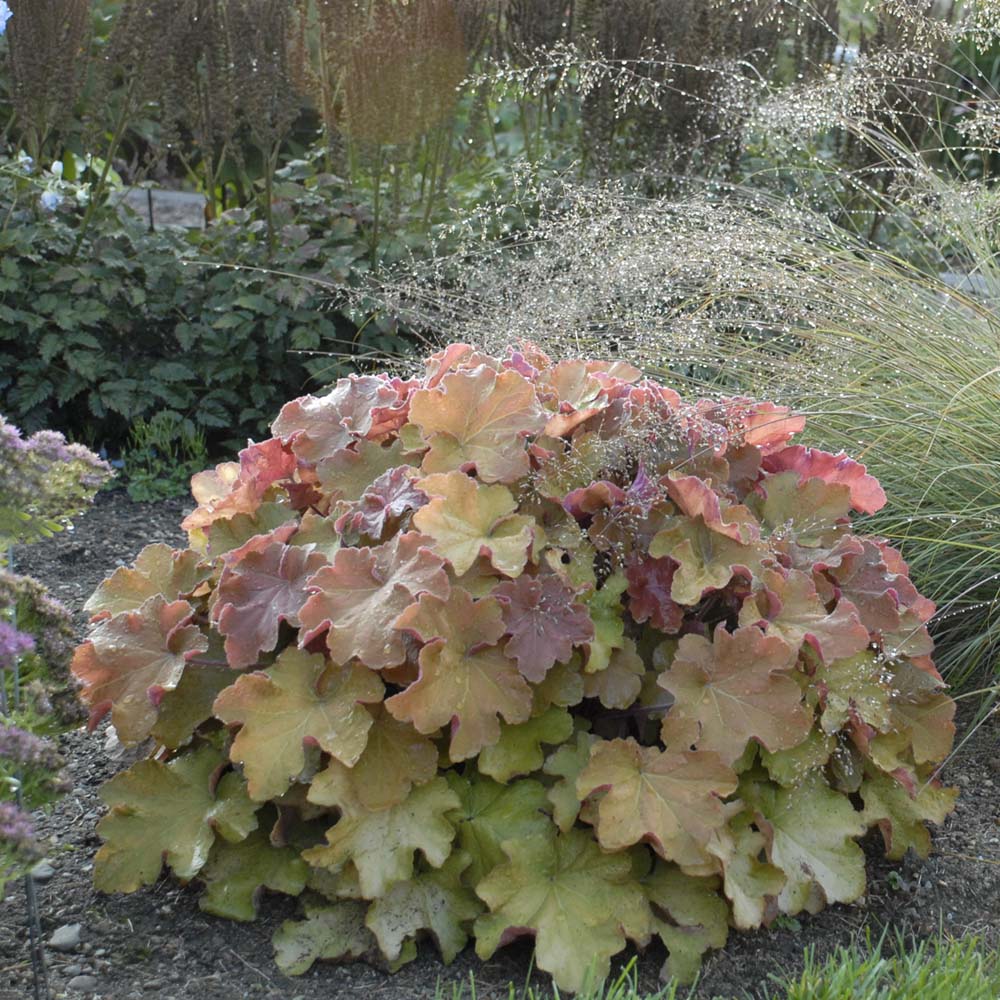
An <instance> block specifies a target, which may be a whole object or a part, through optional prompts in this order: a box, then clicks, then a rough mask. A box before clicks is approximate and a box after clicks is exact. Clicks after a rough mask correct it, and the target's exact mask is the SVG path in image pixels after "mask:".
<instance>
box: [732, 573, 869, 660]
mask: <svg viewBox="0 0 1000 1000" xmlns="http://www.w3.org/2000/svg"><path fill="white" fill-rule="evenodd" d="M739 623H740V625H760V627H761V628H763V629H764V630H765V631H766V632H767V634H768V635H777V636H780V637H781V638H782V639H784V640H785V642H787V643H788V645H789V646H791V647H792V649H796V650H797V649H799V648H800V647H801V646H802V643H803V642H808V643H809V645H810V646H812V648H813V649H815V650H816V652H817V653H818V654H819V655H820V657H821V658H822V660H823V661H824V662H825V663H832V662H833V661H834V660H842V659H846V658H847V657H850V656H854V655H855V654H856V653H860V652H862V651H863V650H864V649H866V648H867V646H868V643H869V641H870V639H869V635H868V629H866V628H865V627H864V625H862V624H861V619H860V618H859V617H858V612H857V609H856V608H855V607H854V605H852V604H851V603H850V602H849V601H847V600H841V601H839V602H838V603H837V606H836V607H835V608H834V609H833V611H832V612H829V613H828V612H827V610H826V606H825V605H824V603H823V602H822V601H821V600H820V598H819V594H818V593H817V592H816V585H815V584H814V583H813V581H812V577H811V576H810V575H809V574H808V573H803V572H801V571H800V570H794V569H793V570H783V569H766V570H764V572H763V574H762V576H761V580H760V585H759V587H758V589H757V590H755V592H754V593H753V594H752V595H751V596H750V597H748V598H747V599H746V600H745V601H744V602H743V607H742V608H741V609H740V617H739Z"/></svg>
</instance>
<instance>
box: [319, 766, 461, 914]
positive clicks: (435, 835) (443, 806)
mask: <svg viewBox="0 0 1000 1000" xmlns="http://www.w3.org/2000/svg"><path fill="white" fill-rule="evenodd" d="M458 805H459V798H458V796H457V795H456V794H455V793H454V792H453V791H451V790H450V789H449V787H448V783H447V782H446V781H445V780H444V778H442V777H437V778H435V779H434V780H433V781H430V782H428V783H427V784H426V785H420V786H418V787H417V788H414V789H413V791H412V792H410V794H409V796H408V797H407V798H406V799H405V800H404V801H403V802H400V803H399V804H398V805H395V806H393V807H392V808H390V809H383V810H382V811H381V812H374V813H364V814H362V815H358V816H344V817H343V818H342V819H340V821H339V822H337V823H336V824H335V825H334V826H332V827H331V828H330V829H329V830H327V833H326V840H327V843H326V845H320V846H318V847H313V848H310V849H309V850H308V851H305V852H303V855H302V857H303V858H305V860H306V861H308V862H309V864H311V865H317V866H319V867H322V868H330V869H332V870H333V871H339V870H340V869H341V868H343V867H344V865H345V864H347V862H348V861H353V862H354V865H355V867H356V868H357V870H358V878H359V880H360V883H361V891H362V893H364V895H365V898H367V899H376V898H377V897H379V896H383V895H384V894H385V893H386V891H387V890H388V889H389V888H390V887H391V886H393V885H395V884H396V883H397V882H405V881H406V880H407V879H409V878H410V877H411V876H412V875H413V856H414V853H415V852H416V851H418V850H419V851H420V852H421V853H422V854H423V855H424V857H425V858H426V859H427V861H428V863H429V864H431V865H432V866H433V867H435V868H440V867H441V865H443V864H444V863H445V860H446V859H447V857H448V855H449V854H450V853H451V842H452V840H454V838H455V828H454V826H452V824H451V823H450V822H449V821H448V819H447V815H448V813H449V812H450V811H451V810H452V809H455V808H457V807H458Z"/></svg>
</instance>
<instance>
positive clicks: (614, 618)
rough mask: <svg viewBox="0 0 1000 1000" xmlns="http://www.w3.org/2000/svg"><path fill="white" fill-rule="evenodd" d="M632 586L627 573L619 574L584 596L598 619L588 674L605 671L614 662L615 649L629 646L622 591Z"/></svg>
mask: <svg viewBox="0 0 1000 1000" xmlns="http://www.w3.org/2000/svg"><path fill="white" fill-rule="evenodd" d="M627 589H628V580H627V579H626V578H625V574H624V573H615V574H614V575H613V576H609V577H608V578H607V580H605V581H604V586H603V587H601V589H600V590H592V591H590V592H589V593H588V594H586V595H584V597H583V601H584V602H585V603H586V605H587V610H588V611H589V612H590V617H591V618H592V619H593V621H594V639H593V642H591V644H590V655H589V656H588V657H587V662H586V664H585V666H584V671H585V672H586V673H588V674H591V673H596V672H597V671H598V670H604V669H605V668H606V667H607V666H608V664H609V663H610V662H611V653H612V651H613V650H616V649H622V648H623V647H624V645H625V619H624V609H623V607H622V600H621V598H622V594H624V593H625V591H626V590H627Z"/></svg>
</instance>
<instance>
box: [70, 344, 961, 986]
mask: <svg viewBox="0 0 1000 1000" xmlns="http://www.w3.org/2000/svg"><path fill="white" fill-rule="evenodd" d="M803 425H804V419H803V418H802V417H799V416H795V415H793V414H791V413H790V412H788V410H787V409H785V408H783V407H780V406H776V405H774V404H772V403H758V402H753V401H751V400H748V399H727V400H721V401H708V400H701V401H698V402H694V403H688V402H685V401H684V400H682V399H681V398H680V396H679V395H678V394H677V393H676V392H674V391H673V390H672V389H670V388H668V387H666V386H664V385H661V384H658V383H656V382H653V381H649V380H646V379H644V378H642V376H641V374H640V372H639V371H638V370H636V369H635V368H633V367H631V366H629V365H628V364H624V363H620V362H612V363H606V362H597V361H583V360H567V361H563V362H560V363H558V364H556V363H553V362H552V361H551V360H550V359H549V358H547V357H545V356H544V355H542V354H541V353H540V352H539V351H537V350H536V349H534V348H533V347H531V346H530V345H522V346H521V347H520V349H518V350H512V351H511V352H509V353H508V354H507V355H506V356H505V357H502V358H497V357H490V356H486V355H484V354H482V353H479V352H477V351H476V350H475V349H473V348H471V347H468V346H466V345H461V344H454V345H451V346H449V347H448V348H447V349H445V350H444V351H442V352H441V353H439V354H437V355H435V356H434V357H432V358H430V359H429V360H428V361H427V363H426V370H425V371H424V373H423V374H422V375H420V376H419V377H415V378H412V379H402V378H398V377H389V376H384V375H380V376H360V377H359V376H352V377H351V378H349V379H344V380H342V381H340V382H339V383H338V384H337V386H336V387H335V388H334V389H333V390H332V391H331V392H330V393H329V394H328V395H325V396H322V397H312V396H306V397H303V398H300V399H296V400H295V401H293V402H290V403H288V404H287V405H286V406H285V407H284V408H283V409H282V410H281V413H280V415H279V416H278V418H277V420H275V422H274V424H273V427H272V430H273V434H274V436H273V437H272V438H271V439H269V440H266V441H263V442H261V443H259V444H251V445H250V446H249V447H247V448H246V449H245V450H244V451H242V452H241V453H240V457H239V461H238V462H228V463H224V464H222V465H219V466H217V467H216V468H215V469H214V471H208V472H204V473H200V474H198V475H196V476H195V477H194V479H193V481H192V488H193V492H194V496H195V498H196V500H197V502H198V506H197V509H196V510H195V511H194V512H193V513H192V514H191V515H190V516H189V517H188V518H187V519H186V521H185V522H184V527H185V529H186V530H187V531H188V533H189V537H190V548H189V549H187V550H185V551H171V550H170V549H169V548H167V547H165V546H163V545H154V546H150V547H149V548H147V549H145V550H144V551H143V552H142V553H141V554H140V556H139V557H138V559H137V560H136V562H135V564H134V566H133V567H132V568H122V569H119V570H117V571H116V572H115V573H114V574H113V575H112V576H111V577H109V578H108V579H107V580H106V581H105V582H104V583H103V584H102V585H101V586H100V588H99V589H98V590H97V591H96V593H95V594H94V595H93V596H92V597H91V599H90V602H89V604H88V609H89V611H90V612H91V613H92V615H93V624H92V629H91V633H90V637H89V640H88V641H87V642H85V643H84V644H83V645H82V646H81V647H80V648H79V649H78V650H77V652H76V654H75V658H74V664H73V670H74V672H75V674H76V676H77V678H78V679H79V681H80V682H81V685H82V688H81V691H82V697H83V699H84V701H85V702H86V703H87V705H89V707H90V709H91V712H92V714H91V725H96V724H97V723H98V722H99V721H100V720H101V719H102V718H104V717H105V716H106V715H107V714H108V713H110V717H111V721H112V722H113V724H114V727H115V729H116V731H117V734H118V736H119V738H120V739H121V740H122V741H125V742H127V743H131V744H136V743H140V742H142V741H147V740H151V741H152V744H153V750H152V752H151V754H150V756H149V758H148V759H145V760H141V761H140V762H139V763H137V764H135V765H134V766H132V767H131V768H129V770H127V771H125V772H124V773H122V774H119V775H118V776H117V777H115V778H114V779H112V780H111V781H110V782H109V783H108V784H107V785H106V786H105V788H104V791H103V797H104V800H105V802H106V803H107V804H108V806H109V807H110V811H109V813H108V814H107V815H106V816H105V817H104V818H103V819H102V820H101V822H100V825H99V833H100V835H101V837H102V839H103V841H104V844H103V846H102V847H101V849H100V851H99V852H98V854H97V858H96V864H95V880H96V884H97V886H98V887H99V888H100V889H102V890H104V891H107V892H129V891H132V890H134V889H137V888H138V887H140V886H142V885H145V884H149V883H151V882H153V881H155V880H156V879H157V878H158V877H159V875H160V873H161V869H162V866H163V864H164V863H166V865H167V866H168V867H169V868H170V869H171V870H172V871H173V872H174V874H175V875H176V876H177V877H178V878H180V879H183V880H189V879H198V880H200V882H201V883H203V885H204V887H205V892H204V895H203V897H202V901H201V905H202V906H203V908H204V909H205V910H207V911H208V912H210V913H214V914H218V915H222V916H227V917H232V918H235V919H238V920H250V919H253V918H254V916H255V913H256V907H257V899H258V896H259V894H260V891H261V889H270V890H272V891H278V892H284V893H290V894H294V895H299V894H301V895H302V902H303V906H304V911H303V917H302V919H301V920H297V921H289V922H287V923H285V924H284V925H283V926H282V927H281V928H280V930H279V931H278V933H277V935H276V938H275V950H276V957H277V961H278V964H279V965H280V966H281V967H282V968H283V969H285V970H286V971H288V972H290V973H298V972H302V971H304V970H306V969H307V968H309V967H310V965H311V964H312V963H313V962H314V961H315V960H317V959H342V960H343V959H351V958H361V957H366V958H376V957H379V956H380V960H381V961H384V962H385V963H387V964H388V965H389V966H390V967H396V966H398V965H399V964H401V963H403V962H405V961H407V960H409V959H410V958H412V957H413V956H414V955H415V953H416V944H415V942H416V940H417V939H418V938H420V937H421V936H422V935H428V936H430V937H431V938H433V940H434V941H435V943H436V944H437V946H438V948H439V949H440V951H441V954H442V955H443V956H444V958H445V960H446V961H448V960H451V959H452V958H453V957H454V956H455V954H456V953H457V952H458V951H459V950H460V949H461V948H462V947H463V946H464V945H465V944H466V942H467V940H468V939H469V937H470V936H471V937H474V938H475V943H476V950H477V952H478V954H479V955H480V956H482V957H483V958H487V957H489V956H491V955H492V954H493V953H494V951H495V950H496V949H497V948H499V947H501V946H502V945H504V944H506V943H508V942H509V941H511V940H512V939H514V938H516V937H519V936H522V935H532V936H533V937H534V939H535V946H536V952H537V962H538V965H539V966H540V967H541V968H542V969H544V970H546V971H547V972H549V973H551V974H552V976H553V978H554V980H555V982H556V983H557V984H558V985H559V987H560V988H562V989H566V990H575V989H577V988H579V986H580V984H581V982H582V977H583V975H584V973H585V971H586V970H587V968H588V966H589V965H591V963H592V962H593V963H596V966H597V968H596V972H597V974H598V975H600V974H602V973H606V972H607V970H608V967H609V959H610V957H611V956H612V955H614V954H615V953H617V952H619V951H621V950H622V949H623V948H624V947H625V946H626V942H627V941H632V942H634V943H635V944H636V945H637V946H639V947H642V946H644V945H646V944H648V943H649V942H650V941H651V939H653V938H654V937H659V938H660V939H662V941H663V943H664V944H665V945H666V948H667V950H668V952H669V958H668V962H667V966H666V971H667V973H669V974H674V975H676V976H678V977H679V978H682V979H690V978H691V977H692V976H693V975H694V974H695V972H696V970H697V968H698V966H699V963H700V959H701V955H702V953H703V952H704V951H705V950H707V949H709V948H718V947H721V946H722V945H723V944H724V942H725V941H726V937H727V934H728V930H729V928H730V927H736V928H753V927H758V926H760V925H762V924H765V925H766V924H767V923H769V922H770V921H772V920H773V919H774V918H775V917H777V916H778V914H780V913H784V914H789V915H791V914H797V913H801V912H802V911H808V912H815V911H816V910H818V909H820V908H821V907H822V906H823V905H824V904H827V903H845V902H850V901H852V900H856V899H858V898H859V897H860V896H862V895H863V893H864V891H865V865H864V855H863V853H862V850H861V848H860V846H859V845H858V840H859V839H860V838H861V837H862V836H864V835H865V833H866V831H868V830H869V829H871V828H874V827H877V828H878V830H879V831H880V833H881V836H882V837H883V839H884V842H885V847H886V850H887V852H888V854H889V856H890V857H892V858H899V857H901V856H902V855H903V854H904V853H905V852H906V851H907V850H908V849H909V848H913V849H914V850H915V851H916V852H917V853H919V854H926V852H927V850H928V848H929V837H928V832H927V830H926V827H925V821H928V820H929V821H933V822H941V821H942V820H943V819H944V817H945V815H946V814H947V813H948V812H949V810H950V809H951V807H952V804H953V802H954V798H955V794H954V791H953V790H949V789H945V788H942V787H941V786H940V785H939V784H938V783H937V782H936V781H935V780H934V777H933V775H934V769H935V765H936V763H938V762H940V761H941V760H942V759H943V758H944V757H945V756H946V754H947V753H948V751H949V749H950V747H951V744H952V738H953V734H954V726H953V723H952V717H953V715H954V703H953V702H952V701H951V699H950V698H949V697H948V696H947V695H946V694H944V693H943V691H942V687H943V685H942V683H941V680H940V677H939V676H938V674H937V672H936V671H935V669H934V666H933V664H932V662H931V659H930V653H931V641H930V638H929V636H928V633H927V629H926V627H925V622H926V621H927V620H928V618H929V617H930V615H931V614H932V612H933V605H932V604H931V603H930V602H929V601H928V600H926V599H925V598H923V597H921V596H920V595H919V594H918V593H917V591H916V590H915V588H914V587H913V586H912V584H911V583H910V581H909V579H908V577H907V570H906V564H905V563H904V562H903V560H902V558H901V557H900V554H899V553H898V552H897V551H896V550H895V549H893V548H891V547H890V546H889V545H887V544H885V543H884V542H882V541H880V540H879V539H875V538H867V537H864V536H861V535H859V534H857V533H855V531H854V530H853V529H852V524H851V520H850V514H851V511H852V509H853V510H854V511H858V512H871V511H873V510H875V509H877V508H878V507H880V506H881V505H882V504H883V503H884V502H885V496H884V494H883V492H882V490H881V488H880V487H879V485H878V483H877V482H876V481H875V480H874V478H873V477H871V476H870V475H868V474H867V473H866V470H865V467H864V466H863V465H860V464H859V463H857V462H854V461H852V460H851V459H849V458H847V457H846V456H844V455H831V454H828V453H825V452H821V451H816V450H811V449H809V448H805V447H802V446H800V445H795V444H790V443H789V442H790V439H791V438H792V436H793V435H794V434H796V433H798V432H799V431H801V430H802V429H803Z"/></svg>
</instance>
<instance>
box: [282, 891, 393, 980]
mask: <svg viewBox="0 0 1000 1000" xmlns="http://www.w3.org/2000/svg"><path fill="white" fill-rule="evenodd" d="M367 910H368V904H367V903H366V902H362V901H358V900H353V899H344V900H341V901H340V902H338V903H333V904H330V903H322V902H318V901H310V902H309V903H307V904H306V906H305V919H304V920H286V921H285V922H284V923H283V924H282V925H281V926H280V927H279V928H278V929H277V930H276V931H275V932H274V937H273V938H272V943H273V945H274V961H275V964H276V965H277V966H278V968H279V969H281V971H282V972H283V973H285V975H286V976H301V975H302V974H303V973H304V972H308V971H309V970H310V969H311V968H312V966H313V963H314V962H319V961H323V960H327V961H347V960H350V959H353V958H362V957H363V956H365V955H367V954H369V953H371V952H372V951H373V950H374V949H375V947H376V942H375V936H374V935H373V934H372V932H371V931H370V930H368V928H367V927H366V926H365V913H366V912H367Z"/></svg>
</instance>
